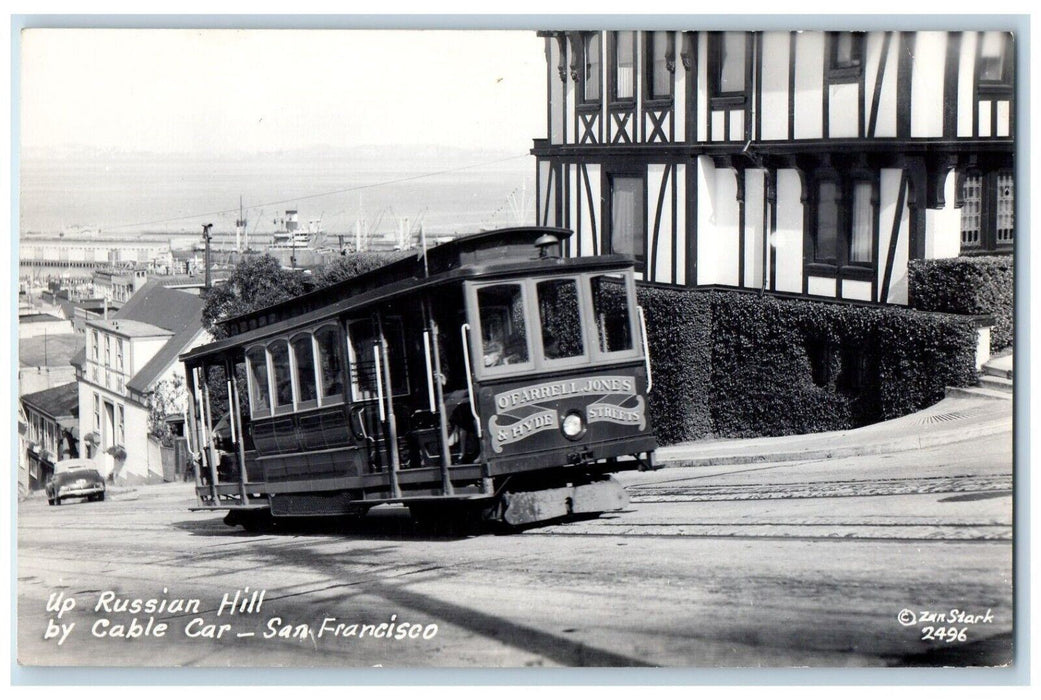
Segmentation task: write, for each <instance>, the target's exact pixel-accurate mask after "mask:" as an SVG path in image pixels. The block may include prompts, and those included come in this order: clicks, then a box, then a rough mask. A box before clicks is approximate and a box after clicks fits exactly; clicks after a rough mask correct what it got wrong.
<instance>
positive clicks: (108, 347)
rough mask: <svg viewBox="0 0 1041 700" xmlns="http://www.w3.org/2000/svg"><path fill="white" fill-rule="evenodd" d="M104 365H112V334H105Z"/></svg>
mask: <svg viewBox="0 0 1041 700" xmlns="http://www.w3.org/2000/svg"><path fill="white" fill-rule="evenodd" d="M105 366H106V367H111V366H112V336H110V335H106V336H105Z"/></svg>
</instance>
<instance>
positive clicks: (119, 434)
mask: <svg viewBox="0 0 1041 700" xmlns="http://www.w3.org/2000/svg"><path fill="white" fill-rule="evenodd" d="M116 443H117V444H119V445H125V444H127V438H126V414H125V411H124V407H123V404H119V405H117V406H116Z"/></svg>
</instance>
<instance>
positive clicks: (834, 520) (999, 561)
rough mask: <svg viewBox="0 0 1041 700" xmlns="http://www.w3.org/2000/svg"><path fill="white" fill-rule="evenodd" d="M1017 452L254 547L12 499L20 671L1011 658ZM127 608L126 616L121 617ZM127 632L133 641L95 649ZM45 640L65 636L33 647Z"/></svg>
mask: <svg viewBox="0 0 1041 700" xmlns="http://www.w3.org/2000/svg"><path fill="white" fill-rule="evenodd" d="M1011 452H1012V450H1011V434H1010V433H1004V434H1000V435H992V436H988V437H985V438H978V439H974V440H971V441H966V442H962V443H958V444H951V445H944V446H939V447H932V448H928V449H921V450H914V451H906V452H899V453H894V454H884V455H873V456H865V457H849V458H843V459H834V458H833V459H828V460H816V461H803V462H799V461H789V462H784V463H753V464H730V465H726V466H719V467H697V468H682V469H675V468H673V469H663V470H660V471H657V472H653V473H639V472H628V473H625V474H623V475H621V476H620V480H621V481H622V482H623V483H624V484H625V485H626V486H627V487H628V488H629V491H630V494H631V497H632V504H631V506H630V508H629V509H628V510H627V511H626V512H624V513H619V514H612V515H609V516H603V517H601V518H599V519H596V520H586V521H581V522H574V523H565V524H556V525H551V526H548V527H543V528H538V529H533V530H529V531H526V532H524V533H521V534H514V535H505V536H503V535H497V534H492V533H487V534H481V535H479V536H469V537H465V538H460V537H448V536H444V535H438V534H435V533H431V532H426V531H422V530H417V529H416V528H415V527H414V526H413V525H412V524H411V522H410V520H409V519H408V517H407V512H406V511H405V510H404V509H401V508H378V509H375V510H373V511H372V512H371V513H370V515H369V516H368V517H367V518H366V519H364V520H362V521H360V522H354V523H351V524H347V525H341V526H334V525H330V524H327V523H315V524H309V525H306V526H301V527H298V528H295V529H293V530H289V531H282V532H276V533H267V534H259V535H253V534H247V533H245V532H244V531H242V530H241V529H231V528H228V527H226V526H225V525H223V523H222V522H221V517H220V516H219V515H215V514H208V513H193V512H189V511H188V510H187V506H188V504H189V501H190V496H191V492H190V489H189V488H187V487H185V486H184V485H179V484H178V485H173V484H167V485H160V486H152V487H142V488H140V489H138V490H137V491H136V492H132V493H127V494H124V495H121V496H117V497H114V498H111V499H110V500H108V501H106V502H104V503H83V504H70V505H63V506H60V507H57V508H54V507H48V506H47V505H46V502H45V501H44V500H42V499H40V498H38V497H36V498H33V499H30V500H28V501H26V502H23V503H22V504H20V506H19V523H18V543H19V551H18V587H19V588H18V593H19V595H18V605H19V610H18V646H19V649H18V655H19V660H20V661H21V662H22V663H28V664H43V665H80V664H86V665H116V666H119V665H149V666H154V665H161V666H180V665H189V666H229V665H231V666H242V665H257V666H270V665H276V666H281V665H285V666H371V665H376V664H382V665H383V666H395V667H402V666H409V667H430V666H441V667H541V666H545V667H550V666H684V667H686V666H702V667H704V666H790V665H796V666H805V665H811V666H886V665H908V664H910V665H923V664H924V665H934V664H956V665H957V664H966V663H977V664H995V663H1004V662H1007V661H1009V660H1010V655H1011V652H1010V645H1011V641H1010V640H1011V630H1012V585H1011V584H1012V497H1011V489H1012V454H1011ZM246 587H249V591H248V592H246V594H245V595H242V596H240V597H239V602H240V603H241V604H243V605H245V604H246V603H248V602H249V601H250V600H253V601H257V598H252V597H251V594H252V593H254V592H257V591H263V598H262V599H260V600H259V601H258V602H259V605H255V606H254V607H253V609H252V612H250V610H249V609H248V607H247V608H245V609H243V608H236V609H235V614H231V605H230V603H231V601H232V600H233V599H234V595H235V593H236V591H240V590H242V589H244V588H246ZM164 588H165V589H166V590H165V592H164ZM59 594H60V596H61V598H60V600H59V597H58V596H59ZM226 594H227V595H228V603H229V604H228V605H225V606H224V608H223V609H221V603H222V599H223V598H224V596H225V595H226ZM135 598H136V599H143V600H142V601H140V602H139V603H138V605H139V608H140V609H139V610H138V612H137V614H134V613H133V610H134V607H133V602H132V601H131V602H130V603H126V600H127V599H135ZM99 599H100V600H101V601H102V602H101V605H100V606H99ZM148 599H156V601H155V602H154V603H153V604H152V605H153V606H154V607H155V608H156V610H152V611H151V614H150V608H149V604H148ZM192 599H195V600H194V601H193V600H192ZM121 600H122V601H124V603H126V604H127V605H129V606H130V607H126V608H120V603H119V601H121ZM70 601H72V602H70ZM48 602H50V603H51V607H52V608H55V609H54V610H52V611H48V610H47V607H48ZM63 607H64V609H65V611H64V612H62V614H61V616H60V617H59V612H61V610H60V609H61V608H63ZM171 607H173V608H177V607H180V608H183V609H182V610H179V611H175V612H170V611H169V610H170V609H171ZM159 608H163V611H162V612H158V611H157V610H158V609H159ZM120 609H122V610H123V611H122V612H120V611H119V610H120ZM952 609H957V612H952ZM902 611H903V612H902ZM218 613H219V614H218ZM898 616H899V617H900V618H901V620H902V621H903V622H906V623H909V624H906V625H905V624H902V623H901V620H898ZM952 617H953V618H955V619H954V620H953V621H952V619H951V618H952ZM150 618H153V619H152V620H151V626H149V619H150ZM912 618H913V621H912ZM135 619H136V623H137V625H138V627H134V625H133V623H132V620H135ZM323 621H324V624H323ZM73 623H74V624H73ZM160 624H165V625H167V627H166V629H165V630H163V635H162V636H157V634H158V629H157V625H160ZM62 625H65V628H64V629H63V628H62V627H61V626H62ZM70 625H72V626H70ZM366 625H368V627H366ZM132 628H133V629H136V630H137V631H138V632H140V631H141V630H145V631H146V632H145V633H144V634H142V635H141V636H139V637H137V638H133V639H126V638H123V637H111V636H105V635H114V634H119V633H122V634H124V635H125V634H127V633H128V631H129V630H131V629H132ZM48 629H50V630H51V633H52V634H57V636H56V637H54V638H52V639H45V635H47V634H48ZM218 634H219V635H220V637H219V638H217V635H218ZM62 635H67V636H65V638H64V641H63V642H61V644H60V645H59V643H58V640H59V639H61V637H62ZM424 637H426V638H424ZM923 637H932V638H931V639H923ZM959 637H960V639H961V640H963V641H959ZM948 638H950V640H948Z"/></svg>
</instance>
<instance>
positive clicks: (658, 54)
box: [645, 32, 676, 100]
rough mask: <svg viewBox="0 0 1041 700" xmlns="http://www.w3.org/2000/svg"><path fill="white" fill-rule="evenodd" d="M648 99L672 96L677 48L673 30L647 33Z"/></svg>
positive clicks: (662, 98)
mask: <svg viewBox="0 0 1041 700" xmlns="http://www.w3.org/2000/svg"><path fill="white" fill-rule="evenodd" d="M646 53H647V58H646V61H645V64H646V66H647V78H646V80H647V99H649V100H666V99H669V98H671V97H672V68H671V67H672V66H673V61H674V60H675V54H676V48H675V39H674V37H673V35H672V32H648V33H647V46H646Z"/></svg>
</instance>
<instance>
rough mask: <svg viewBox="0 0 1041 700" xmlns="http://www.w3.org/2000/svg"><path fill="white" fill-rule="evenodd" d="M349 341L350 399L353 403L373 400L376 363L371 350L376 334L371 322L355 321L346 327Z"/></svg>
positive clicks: (375, 394) (365, 320)
mask: <svg viewBox="0 0 1041 700" xmlns="http://www.w3.org/2000/svg"><path fill="white" fill-rule="evenodd" d="M348 334H349V336H350V341H349V343H348V349H349V352H350V361H351V365H350V366H351V397H352V398H353V399H354V400H355V401H368V400H370V399H375V398H376V396H377V392H376V362H375V360H373V354H372V348H373V347H374V346H375V344H376V332H375V329H374V328H373V326H372V321H370V320H368V319H364V320H361V321H355V322H353V323H351V324H350V326H349V327H348Z"/></svg>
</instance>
